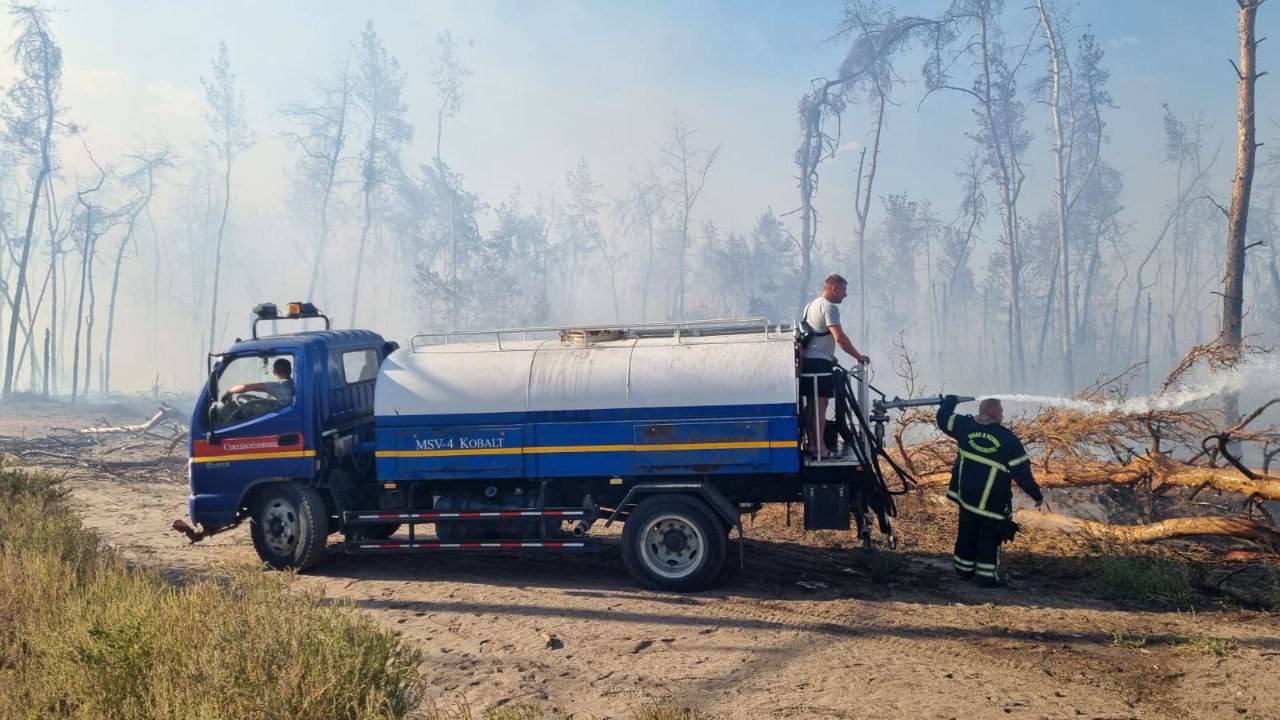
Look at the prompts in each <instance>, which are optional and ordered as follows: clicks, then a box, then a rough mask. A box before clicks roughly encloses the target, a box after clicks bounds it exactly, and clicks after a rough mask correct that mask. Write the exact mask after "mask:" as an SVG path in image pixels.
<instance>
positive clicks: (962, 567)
mask: <svg viewBox="0 0 1280 720" xmlns="http://www.w3.org/2000/svg"><path fill="white" fill-rule="evenodd" d="M958 402H959V400H958V399H957V398H956V396H955V395H947V396H946V397H944V398H943V399H942V404H941V405H940V406H939V407H938V417H937V420H938V427H939V428H941V429H942V432H944V433H946V434H948V435H950V436H951V437H953V438H955V440H956V443H958V444H959V446H960V447H959V454H958V455H956V463H955V465H954V466H953V467H952V468H951V485H950V487H949V488H947V497H948V498H950V499H951V501H952V502H954V503H956V504H957V505H959V506H960V523H959V527H958V528H957V530H956V548H955V555H954V556H953V557H952V564H953V565H954V566H955V570H956V573H957V574H958V575H960V577H962V578H964V579H966V580H969V579H972V578H975V577H976V578H977V580H978V584H979V585H983V586H986V587H1004V586H1005V585H1006V584H1007V583H1006V582H1005V580H1004V578H1002V577H1000V544H1001V543H1003V542H1005V541H1007V540H1012V539H1013V535H1014V533H1016V532H1017V527H1018V526H1017V525H1015V524H1014V522H1013V519H1012V516H1013V486H1012V483H1013V482H1017V483H1018V487H1020V488H1022V491H1023V492H1025V493H1026V494H1028V495H1030V496H1031V499H1032V500H1035V501H1036V507H1040V504H1041V503H1043V502H1044V496H1043V495H1042V494H1041V493H1040V486H1039V485H1037V484H1036V481H1035V478H1034V477H1032V476H1031V459H1030V458H1029V457H1028V456H1027V451H1026V450H1025V449H1024V448H1023V447H1022V442H1021V441H1019V440H1018V438H1017V436H1015V435H1014V434H1013V431H1012V430H1010V429H1009V428H1007V427H1005V426H1004V425H1002V424H1001V423H1002V422H1004V406H1002V405H1001V404H1000V400H999V398H986V399H984V400H983V401H982V402H981V403H979V404H978V415H977V416H976V417H974V416H970V415H959V414H957V413H956V411H955V410H956V405H957V403H958Z"/></svg>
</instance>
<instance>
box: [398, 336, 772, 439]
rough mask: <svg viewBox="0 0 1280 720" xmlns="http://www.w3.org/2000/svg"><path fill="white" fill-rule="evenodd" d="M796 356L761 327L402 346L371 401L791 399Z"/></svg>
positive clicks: (433, 407) (608, 404) (732, 402)
mask: <svg viewBox="0 0 1280 720" xmlns="http://www.w3.org/2000/svg"><path fill="white" fill-rule="evenodd" d="M795 357H796V352H795V341H794V339H793V338H792V337H791V335H789V334H782V333H766V332H764V331H761V330H756V331H754V332H750V333H742V334H732V335H713V336H708V337H684V338H678V337H663V338H641V339H620V340H612V341H606V342H597V343H594V344H591V345H588V346H582V345H579V344H574V343H572V342H568V341H562V340H545V341H526V342H509V341H505V340H504V341H503V342H501V343H500V344H499V343H497V342H492V343H452V344H444V345H429V346H419V347H416V348H414V347H407V348H401V349H400V350H397V351H395V352H394V353H392V354H391V355H390V357H388V358H387V360H386V361H385V362H384V363H383V365H382V368H381V370H380V371H379V375H378V383H377V386H376V395H375V401H374V407H375V413H376V414H377V416H378V417H380V418H383V417H390V416H399V417H400V418H403V417H404V416H433V415H449V416H455V415H477V414H498V413H501V414H504V415H505V414H508V413H528V412H533V413H545V412H557V411H574V410H605V409H616V410H623V409H638V408H650V409H656V408H692V407H699V408H703V407H709V406H737V407H742V406H766V405H772V406H778V405H785V404H790V405H794V404H795V402H796V360H795ZM513 419H514V418H513Z"/></svg>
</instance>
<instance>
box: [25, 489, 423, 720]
mask: <svg viewBox="0 0 1280 720" xmlns="http://www.w3.org/2000/svg"><path fill="white" fill-rule="evenodd" d="M420 662H421V656H420V654H419V652H418V651H416V650H413V649H411V648H409V647H408V646H406V645H405V644H404V643H403V642H402V641H401V640H400V639H399V638H398V637H397V636H396V635H395V634H394V633H392V632H389V631H387V630H385V629H382V628H381V627H380V626H378V625H376V624H375V623H374V622H373V621H372V620H370V619H368V618H367V617H365V616H363V615H361V614H360V613H358V612H356V611H354V610H353V609H352V608H351V607H348V606H343V605H334V604H329V603H326V602H325V601H324V600H323V598H321V597H320V596H318V595H308V594H303V593H299V592H295V591H293V590H291V589H290V588H289V587H288V576H285V575H281V574H277V573H264V572H262V571H260V570H259V569H257V568H253V567H239V568H231V569H229V570H227V572H226V574H225V577H221V578H217V579H195V580H193V581H192V582H190V583H188V584H185V585H183V586H181V587H175V586H173V585H171V584H169V583H167V582H165V581H164V580H163V579H161V577H160V576H159V575H158V574H156V573H154V572H152V571H149V570H141V569H137V568H132V567H130V566H129V565H128V564H127V563H125V562H124V561H123V560H122V559H121V558H119V557H117V556H116V555H115V554H114V553H112V552H111V551H110V550H108V549H107V548H105V547H104V546H103V545H102V543H101V542H100V541H99V539H98V538H97V536H96V535H95V534H94V533H92V532H91V531H89V530H87V529H85V528H83V527H82V526H81V525H80V523H79V521H78V520H77V519H76V517H75V516H74V515H73V514H72V513H71V512H70V511H69V510H68V508H67V505H66V503H65V495H64V493H63V492H62V491H61V490H60V489H59V487H58V485H57V481H56V479H53V478H50V477H48V476H45V475H39V474H33V473H25V472H22V471H18V470H14V469H11V468H3V467H0V717H4V718H15V719H17V718H49V717H53V718H95V719H96V718H103V719H106V720H114V719H117V718H118V719H121V720H125V719H134V718H138V719H143V718H148V719H149V718H156V719H161V718H165V719H168V718H172V719H174V720H178V719H179V718H181V719H183V720H187V719H196V718H233V717H234V718H277V717H288V718H291V719H292V718H299V719H302V720H307V719H310V718H315V719H317V720H319V719H320V718H325V719H328V718H352V719H354V718H401V717H404V716H406V715H407V714H408V713H409V711H410V710H412V709H413V708H414V707H415V706H417V704H418V702H419V700H420V698H421V696H422V691H423V687H422V681H421V676H420V673H419V670H418V667H419V663H420Z"/></svg>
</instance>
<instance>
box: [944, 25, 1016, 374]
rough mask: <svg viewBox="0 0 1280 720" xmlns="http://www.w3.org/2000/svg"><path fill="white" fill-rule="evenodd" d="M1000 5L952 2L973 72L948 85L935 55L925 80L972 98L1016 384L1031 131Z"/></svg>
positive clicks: (1010, 366) (1010, 362)
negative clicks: (1001, 261)
mask: <svg viewBox="0 0 1280 720" xmlns="http://www.w3.org/2000/svg"><path fill="white" fill-rule="evenodd" d="M1000 9H1001V2H1000V0H963V1H961V2H957V3H956V4H955V5H953V7H952V9H951V11H950V12H949V15H950V20H951V21H952V22H953V23H955V24H956V26H968V27H972V29H973V36H972V37H971V38H970V39H969V41H968V42H967V43H965V44H964V46H963V48H962V50H961V53H962V54H963V55H970V56H971V57H972V61H973V64H974V65H975V66H976V77H975V78H974V81H973V84H972V86H971V87H959V86H955V85H951V84H950V82H949V78H948V76H947V73H946V68H948V67H950V65H951V64H953V62H954V60H953V61H951V62H943V61H942V60H941V58H940V57H939V56H935V57H936V60H934V61H933V62H931V63H930V64H929V65H927V66H926V78H925V79H926V81H927V82H928V85H929V90H930V91H934V90H939V89H947V90H955V91H958V92H961V93H964V94H966V95H969V96H970V97H972V98H973V100H974V101H975V108H974V115H975V116H976V118H977V120H978V127H979V129H978V131H977V132H976V133H974V134H973V136H972V137H973V139H974V141H975V142H977V143H978V144H979V145H980V146H981V147H983V148H984V149H985V150H986V152H987V158H988V164H989V166H990V168H991V176H992V181H993V182H994V183H995V186H996V190H997V197H998V199H999V200H1000V210H1001V220H1002V225H1003V227H1002V230H1003V232H1002V237H1001V243H1002V244H1003V245H1004V252H1005V255H1006V256H1007V259H1008V262H1007V263H1006V271H1007V272H1008V274H1009V277H1008V283H1007V287H1006V289H1007V290H1008V293H1009V295H1008V297H1009V307H1008V339H1009V382H1010V384H1011V385H1012V386H1013V387H1014V388H1015V389H1016V388H1020V387H1022V385H1023V384H1024V383H1025V382H1026V356H1025V351H1024V342H1023V339H1022V331H1023V307H1022V301H1023V298H1022V270H1023V257H1022V248H1021V247H1020V244H1019V235H1020V230H1019V222H1020V219H1021V218H1020V216H1019V214H1018V200H1019V198H1020V197H1021V195H1022V188H1023V183H1024V181H1025V180H1026V173H1025V171H1024V170H1023V168H1022V154H1023V153H1024V152H1025V151H1026V148H1027V146H1028V144H1029V143H1030V141H1031V136H1030V134H1029V133H1027V132H1026V130H1025V129H1024V128H1023V126H1024V122H1025V109H1024V107H1023V103H1022V101H1021V100H1019V98H1018V82H1017V76H1018V71H1019V70H1020V67H1021V62H1022V59H1021V57H1020V58H1019V59H1017V61H1016V62H1014V63H1013V64H1012V65H1010V64H1009V63H1008V62H1007V60H1006V58H1005V56H1006V54H1007V53H1008V48H1007V47H1006V43H1005V40H1004V37H1003V33H1002V32H1001V30H1000V27H999V23H998V18H999V14H1000ZM1022 57H1025V54H1024V55H1023V56H1022Z"/></svg>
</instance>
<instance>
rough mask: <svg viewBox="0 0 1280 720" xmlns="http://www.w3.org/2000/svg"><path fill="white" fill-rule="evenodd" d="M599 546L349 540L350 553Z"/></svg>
mask: <svg viewBox="0 0 1280 720" xmlns="http://www.w3.org/2000/svg"><path fill="white" fill-rule="evenodd" d="M598 545H599V540H597V539H596V538H569V539H564V540H459V541H456V542H446V541H443V540H348V541H347V542H345V543H343V547H344V548H345V549H346V551H347V552H348V553H353V554H360V553H394V552H401V553H403V552H425V551H429V550H586V549H588V548H594V547H597V546H598Z"/></svg>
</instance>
